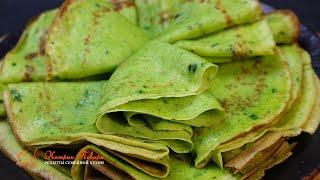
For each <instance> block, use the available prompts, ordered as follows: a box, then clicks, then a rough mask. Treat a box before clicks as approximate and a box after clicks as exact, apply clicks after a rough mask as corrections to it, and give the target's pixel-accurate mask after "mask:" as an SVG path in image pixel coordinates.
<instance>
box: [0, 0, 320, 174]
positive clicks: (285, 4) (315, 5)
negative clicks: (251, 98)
mask: <svg viewBox="0 0 320 180" xmlns="http://www.w3.org/2000/svg"><path fill="white" fill-rule="evenodd" d="M61 2H62V0H0V22H1V25H0V37H1V36H2V35H5V34H7V33H11V34H12V41H14V40H15V39H16V38H17V36H18V35H19V34H20V33H21V30H22V29H23V27H24V24H25V23H26V22H27V20H28V19H29V18H31V17H33V16H35V15H37V14H39V13H41V12H42V11H44V10H48V9H52V8H55V7H58V6H59V5H60V4H61ZM262 2H265V3H268V4H270V5H272V6H274V7H276V8H286V9H291V10H293V11H294V12H295V13H296V14H297V15H298V16H299V18H300V20H301V22H302V23H303V24H304V25H306V26H307V27H308V28H309V29H311V30H312V31H314V32H316V31H318V32H320V0H303V1H302V0H263V1H262ZM308 38H311V39H315V36H310V34H308V33H306V38H305V39H308ZM302 41H304V42H303V43H302V44H304V45H305V46H310V50H311V51H312V52H311V53H312V54H314V56H313V65H314V68H315V69H316V70H317V71H318V75H319V74H320V66H319V64H320V53H318V52H319V51H317V49H320V48H318V47H320V43H319V44H318V45H315V43H313V44H311V45H310V44H308V43H306V42H305V40H302ZM315 42H318V41H316V40H315ZM319 42H320V41H319ZM6 46H7V47H8V46H10V42H8V45H6ZM0 48H6V47H1V46H0ZM0 53H1V49H0ZM292 141H297V142H298V145H297V147H296V148H295V150H294V155H293V156H291V157H290V158H289V159H288V160H287V161H285V162H284V163H282V164H280V165H277V166H276V167H274V168H272V169H271V170H268V171H267V173H266V176H265V178H264V179H271V180H284V179H290V180H295V179H297V180H298V179H301V178H302V177H303V176H306V175H308V174H309V173H311V171H313V170H314V169H317V168H318V169H320V130H318V131H317V132H316V134H315V135H313V136H310V135H308V134H302V135H301V136H299V137H297V138H294V139H292ZM0 143H1V142H0ZM0 175H1V176H0V179H31V177H30V176H28V175H27V174H25V173H24V171H23V170H21V169H19V168H17V167H16V166H15V164H14V163H13V162H11V161H9V160H8V159H7V158H6V157H5V156H4V155H3V154H2V153H0Z"/></svg>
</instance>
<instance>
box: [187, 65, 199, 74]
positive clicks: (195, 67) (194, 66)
mask: <svg viewBox="0 0 320 180" xmlns="http://www.w3.org/2000/svg"><path fill="white" fill-rule="evenodd" d="M197 68H198V66H197V64H190V65H189V66H188V71H189V72H190V73H193V74H194V73H195V72H196V71H197Z"/></svg>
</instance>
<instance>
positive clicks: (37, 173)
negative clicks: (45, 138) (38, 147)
mask: <svg viewBox="0 0 320 180" xmlns="http://www.w3.org/2000/svg"><path fill="white" fill-rule="evenodd" d="M0 141H1V143H0V150H1V152H3V153H4V154H5V155H6V156H7V157H8V158H9V159H11V160H12V161H13V162H15V164H16V165H17V166H19V167H20V168H22V169H23V170H25V171H26V172H27V173H28V174H30V175H31V176H32V177H34V178H44V179H61V180H67V179H71V178H70V177H68V176H67V175H65V174H63V173H61V172H60V171H58V170H57V169H55V168H54V167H52V166H50V165H47V164H45V163H44V161H43V160H41V159H37V158H36V157H34V156H33V155H32V154H31V153H30V152H28V151H27V150H25V149H24V148H23V147H22V145H20V144H19V143H18V141H17V140H16V138H15V137H14V135H13V133H12V131H11V128H10V126H9V124H8V123H7V122H6V121H0Z"/></svg>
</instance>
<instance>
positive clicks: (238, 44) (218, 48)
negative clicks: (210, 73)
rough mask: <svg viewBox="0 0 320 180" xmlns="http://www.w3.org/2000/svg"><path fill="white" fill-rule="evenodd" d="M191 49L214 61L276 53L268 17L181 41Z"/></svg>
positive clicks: (183, 46)
mask: <svg viewBox="0 0 320 180" xmlns="http://www.w3.org/2000/svg"><path fill="white" fill-rule="evenodd" d="M175 45H177V46H179V47H182V48H184V49H187V50H189V51H191V52H193V53H195V54H197V55H199V56H202V57H204V58H206V59H207V60H208V61H210V62H213V63H221V62H230V61H232V60H239V59H246V58H248V57H254V56H262V55H272V54H274V49H275V42H274V40H273V35H272V33H271V31H270V29H269V25H268V23H267V21H266V20H261V21H258V22H255V23H253V24H247V25H242V26H239V27H233V28H230V29H227V30H225V31H219V32H217V33H213V34H210V35H207V36H204V37H201V38H199V39H193V40H184V41H178V42H177V43H175Z"/></svg>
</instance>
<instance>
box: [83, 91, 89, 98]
mask: <svg viewBox="0 0 320 180" xmlns="http://www.w3.org/2000/svg"><path fill="white" fill-rule="evenodd" d="M83 96H84V97H85V98H88V97H89V96H90V91H89V89H86V91H85V92H84V94H83Z"/></svg>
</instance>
